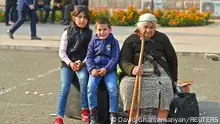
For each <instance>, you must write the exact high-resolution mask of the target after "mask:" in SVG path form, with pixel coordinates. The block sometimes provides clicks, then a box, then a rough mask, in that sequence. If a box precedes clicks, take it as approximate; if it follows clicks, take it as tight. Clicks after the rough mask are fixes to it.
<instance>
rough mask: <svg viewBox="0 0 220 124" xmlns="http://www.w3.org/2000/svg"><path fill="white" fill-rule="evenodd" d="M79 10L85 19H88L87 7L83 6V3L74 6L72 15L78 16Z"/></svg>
mask: <svg viewBox="0 0 220 124" xmlns="http://www.w3.org/2000/svg"><path fill="white" fill-rule="evenodd" d="M81 12H83V13H84V14H85V17H86V19H87V20H88V21H89V20H90V17H89V9H88V7H86V6H84V5H78V6H76V7H75V9H74V11H73V14H72V16H74V17H76V16H78V15H79V14H80V13H81Z"/></svg>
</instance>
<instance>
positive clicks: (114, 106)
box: [87, 71, 118, 112]
mask: <svg viewBox="0 0 220 124" xmlns="http://www.w3.org/2000/svg"><path fill="white" fill-rule="evenodd" d="M101 79H102V77H101V76H92V75H90V76H89V82H88V88H87V92H88V103H89V109H90V110H91V109H93V108H95V107H96V106H97V88H98V85H99V83H100V80H101ZM102 83H105V85H106V88H107V90H108V93H109V104H110V107H109V112H118V89H117V75H116V72H115V71H112V72H109V73H106V75H105V76H104V82H102Z"/></svg>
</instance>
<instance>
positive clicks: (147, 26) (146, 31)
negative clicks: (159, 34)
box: [138, 22, 156, 38]
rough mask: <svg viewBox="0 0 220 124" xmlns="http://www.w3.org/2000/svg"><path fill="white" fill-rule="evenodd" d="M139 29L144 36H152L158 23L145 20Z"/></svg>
mask: <svg viewBox="0 0 220 124" xmlns="http://www.w3.org/2000/svg"><path fill="white" fill-rule="evenodd" d="M138 29H139V31H140V33H141V35H142V36H143V37H144V38H151V37H153V36H154V34H155V31H156V25H155V24H154V23H151V22H145V23H143V24H141V25H140V26H139V27H138Z"/></svg>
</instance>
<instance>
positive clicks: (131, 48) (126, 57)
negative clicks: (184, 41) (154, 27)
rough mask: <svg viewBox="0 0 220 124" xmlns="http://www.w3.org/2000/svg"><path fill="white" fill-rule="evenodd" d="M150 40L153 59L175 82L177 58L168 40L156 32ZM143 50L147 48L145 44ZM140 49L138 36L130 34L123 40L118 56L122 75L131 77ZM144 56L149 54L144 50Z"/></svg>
mask: <svg viewBox="0 0 220 124" xmlns="http://www.w3.org/2000/svg"><path fill="white" fill-rule="evenodd" d="M151 40H153V41H154V45H153V46H151V50H152V52H153V57H154V59H155V60H156V62H157V63H158V64H160V65H161V66H162V67H163V68H164V69H165V71H166V72H167V73H168V75H169V76H170V77H171V79H173V81H177V80H178V78H177V75H178V74H177V69H178V68H177V64H178V62H177V56H176V52H175V50H174V48H173V46H172V44H171V43H170V40H169V39H168V37H167V36H166V35H165V34H163V33H161V32H158V31H156V32H155V35H154V36H153V37H152V38H151ZM145 48H148V46H147V43H145ZM140 49H141V40H140V37H139V35H137V34H131V35H130V36H129V37H128V38H127V39H126V40H125V42H124V44H123V46H122V50H121V55H120V61H119V65H120V68H121V69H122V71H123V72H124V75H130V76H132V70H133V68H134V67H135V66H137V65H138V59H139V54H138V53H140ZM144 54H149V53H148V50H146V49H145V50H144ZM137 55H138V56H137Z"/></svg>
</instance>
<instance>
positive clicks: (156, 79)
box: [119, 13, 178, 124]
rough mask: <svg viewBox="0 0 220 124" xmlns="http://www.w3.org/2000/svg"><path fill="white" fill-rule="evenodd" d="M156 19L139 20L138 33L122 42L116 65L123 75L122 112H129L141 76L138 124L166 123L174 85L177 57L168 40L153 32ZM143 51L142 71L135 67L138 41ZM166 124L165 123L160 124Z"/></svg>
mask: <svg viewBox="0 0 220 124" xmlns="http://www.w3.org/2000/svg"><path fill="white" fill-rule="evenodd" d="M156 21H157V20H156V17H155V16H154V15H152V14H149V13H146V14H143V15H141V16H140V17H139V21H138V23H137V29H136V30H135V31H134V33H133V34H131V35H130V36H129V37H128V38H127V39H126V40H125V42H124V44H123V46H122V50H121V58H120V61H119V65H120V68H121V69H122V72H123V78H122V80H121V83H120V91H119V92H120V97H121V99H122V103H123V109H124V111H126V112H129V111H130V107H131V103H132V95H133V89H134V84H135V76H136V75H140V74H141V75H142V81H141V83H142V86H141V104H140V109H139V113H140V119H139V120H140V121H142V122H144V123H146V122H148V123H149V121H152V122H151V123H153V121H155V120H152V119H157V120H158V119H159V120H160V121H161V119H163V120H164V119H165V121H166V120H167V116H168V112H169V106H170V103H171V100H172V99H173V93H174V92H173V91H174V90H173V87H174V84H175V83H174V82H176V81H177V63H178V62H177V56H176V53H175V50H174V48H173V46H172V44H171V43H170V40H169V38H168V37H167V36H166V35H165V34H164V33H161V32H159V31H157V30H156ZM140 38H144V41H145V49H144V55H143V62H142V65H141V67H140V68H139V66H138V60H139V54H140V49H141V39H140ZM159 124H165V122H159Z"/></svg>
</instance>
